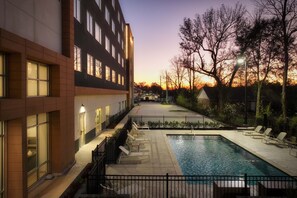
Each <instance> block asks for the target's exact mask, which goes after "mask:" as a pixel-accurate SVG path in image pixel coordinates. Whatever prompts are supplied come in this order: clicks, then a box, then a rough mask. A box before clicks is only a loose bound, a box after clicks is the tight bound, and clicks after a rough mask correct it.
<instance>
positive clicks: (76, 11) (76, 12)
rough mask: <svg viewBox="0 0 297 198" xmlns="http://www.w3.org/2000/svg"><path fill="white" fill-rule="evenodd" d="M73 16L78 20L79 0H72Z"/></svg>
mask: <svg viewBox="0 0 297 198" xmlns="http://www.w3.org/2000/svg"><path fill="white" fill-rule="evenodd" d="M73 7H74V18H76V20H78V21H79V22H80V0H74V6H73Z"/></svg>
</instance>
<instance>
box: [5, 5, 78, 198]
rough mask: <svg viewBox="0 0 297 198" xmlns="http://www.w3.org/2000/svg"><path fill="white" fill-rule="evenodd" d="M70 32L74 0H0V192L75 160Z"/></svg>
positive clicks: (25, 187) (23, 192)
mask: <svg viewBox="0 0 297 198" xmlns="http://www.w3.org/2000/svg"><path fill="white" fill-rule="evenodd" d="M73 32H74V30H73V1H72V0H63V1H52V0H51V1H49V0H39V1H33V0H29V1H21V0H14V1H11V0H2V1H0V197H1V198H2V197H27V196H28V192H29V191H30V190H32V189H34V188H35V187H36V186H38V185H39V184H40V183H41V182H42V181H43V179H44V178H45V177H46V176H49V175H55V174H63V173H64V172H65V171H67V170H68V169H69V168H70V167H71V166H72V165H73V164H74V162H75V159H74V154H75V150H74V148H75V147H74V141H73V140H74V134H73V131H74V117H73V114H74V108H73V107H74V71H73V54H74V53H73V49H74V47H73V46H74V33H73ZM69 115H70V116H69Z"/></svg>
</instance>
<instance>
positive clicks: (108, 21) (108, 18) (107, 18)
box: [105, 7, 110, 24]
mask: <svg viewBox="0 0 297 198" xmlns="http://www.w3.org/2000/svg"><path fill="white" fill-rule="evenodd" d="M105 20H106V22H107V23H108V24H110V15H109V10H108V8H107V7H105Z"/></svg>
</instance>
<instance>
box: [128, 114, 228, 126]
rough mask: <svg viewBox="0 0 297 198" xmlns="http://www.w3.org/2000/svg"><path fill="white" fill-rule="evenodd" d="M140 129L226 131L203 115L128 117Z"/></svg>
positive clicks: (216, 122)
mask: <svg viewBox="0 0 297 198" xmlns="http://www.w3.org/2000/svg"><path fill="white" fill-rule="evenodd" d="M129 117H130V118H131V120H132V122H135V123H137V124H138V125H139V126H140V128H141V127H142V126H146V127H147V126H148V127H149V128H150V129H220V128H222V129H226V128H230V126H227V125H226V124H224V123H221V122H219V121H216V120H213V119H211V118H208V117H206V116H203V115H197V116H196V115H195V116H129Z"/></svg>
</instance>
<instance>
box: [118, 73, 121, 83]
mask: <svg viewBox="0 0 297 198" xmlns="http://www.w3.org/2000/svg"><path fill="white" fill-rule="evenodd" d="M118 84H119V85H120V84H121V74H118Z"/></svg>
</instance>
